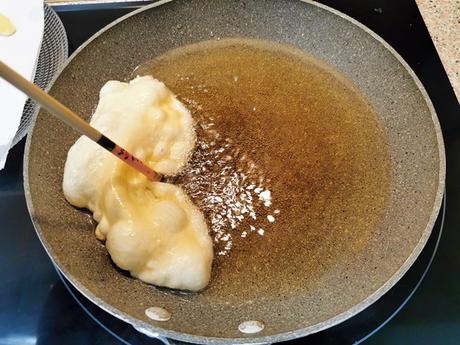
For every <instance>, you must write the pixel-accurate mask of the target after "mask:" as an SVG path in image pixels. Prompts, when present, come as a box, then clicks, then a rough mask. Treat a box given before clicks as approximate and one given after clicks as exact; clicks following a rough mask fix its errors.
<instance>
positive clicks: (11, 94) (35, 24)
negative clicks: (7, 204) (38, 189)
mask: <svg viewBox="0 0 460 345" xmlns="http://www.w3.org/2000/svg"><path fill="white" fill-rule="evenodd" d="M0 13H2V14H3V15H6V16H7V17H8V18H9V19H10V20H11V22H12V23H13V24H14V26H15V27H16V33H15V34H14V35H12V36H9V37H4V36H0V60H1V61H3V62H4V63H6V64H7V65H9V66H10V67H12V68H13V69H15V70H16V71H18V72H19V73H20V74H21V75H22V76H24V77H25V78H27V79H29V80H32V79H33V77H34V72H35V65H36V63H37V59H38V54H39V52H40V44H41V40H42V36H43V26H44V19H43V0H20V1H18V0H1V1H0ZM26 99H27V97H26V96H25V95H24V94H23V93H22V92H20V91H18V90H17V89H15V88H14V87H13V86H11V85H10V84H8V83H7V82H6V81H4V80H3V79H1V78H0V119H1V124H0V169H3V167H4V165H5V161H6V157H7V154H8V150H9V149H10V145H11V142H12V140H13V138H14V135H15V134H16V131H17V129H18V127H19V123H20V121H21V115H22V110H23V108H24V103H25V101H26Z"/></svg>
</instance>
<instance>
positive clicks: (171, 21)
mask: <svg viewBox="0 0 460 345" xmlns="http://www.w3.org/2000/svg"><path fill="white" fill-rule="evenodd" d="M217 37H219V38H226V37H244V38H256V39H264V40H271V41H276V42H279V43H284V44H288V45H291V46H293V47H296V48H299V49H301V50H304V51H306V52H308V54H310V55H312V56H313V57H315V58H317V59H319V60H322V61H323V62H325V63H326V64H328V65H330V66H332V67H333V68H334V69H336V70H337V71H338V72H339V73H341V74H342V75H344V76H346V77H347V78H348V79H349V80H350V81H351V82H352V83H353V84H354V85H355V86H356V87H357V88H358V89H359V90H360V91H361V92H362V94H363V95H364V97H365V98H366V100H367V101H368V102H369V104H370V105H371V106H372V107H373V109H374V110H375V112H376V113H377V114H378V117H379V119H380V121H381V123H382V125H383V127H384V131H385V134H386V136H387V140H388V151H389V154H390V161H391V169H390V170H391V188H390V191H389V193H390V196H389V199H388V200H389V201H388V203H387V206H386V208H385V209H384V210H382V212H383V216H382V221H381V222H380V223H379V224H377V225H376V228H375V229H373V231H372V232H371V234H372V236H371V238H370V239H369V240H368V241H367V244H366V246H365V248H363V249H362V250H361V251H359V252H357V253H356V254H355V255H342V256H340V255H338V256H335V257H331V258H327V261H328V262H329V265H328V269H327V270H326V272H324V273H323V274H321V275H319V276H316V277H315V278H312V279H313V280H312V281H307V282H306V283H305V288H304V289H302V288H301V289H297V290H296V291H295V293H292V291H289V288H288V287H289V283H287V284H286V281H284V282H279V283H280V286H282V288H279V289H273V290H272V291H268V292H266V291H265V292H264V293H263V294H261V296H260V298H257V299H255V300H253V301H252V302H251V303H246V302H247V301H246V300H245V299H244V298H243V297H241V298H240V296H239V293H240V291H242V290H241V289H242V287H243V285H244V286H247V285H248V284H249V285H251V284H252V285H253V286H254V287H255V289H256V288H257V286H258V284H260V281H261V279H262V280H263V279H279V275H278V274H277V273H276V272H273V274H272V275H270V277H260V276H258V275H257V274H254V275H250V276H241V277H240V279H238V280H237V281H234V282H232V283H229V284H227V285H222V284H217V283H215V282H214V281H213V282H212V283H211V286H210V287H209V288H208V289H207V290H205V291H204V292H202V293H198V294H182V293H179V292H172V291H169V290H166V289H158V288H155V287H153V286H150V285H147V284H144V283H142V282H141V281H138V280H136V279H133V278H131V277H129V275H127V274H126V273H124V272H122V271H120V270H118V269H117V268H116V267H115V266H114V265H113V264H112V262H111V260H110V258H109V256H108V254H107V252H106V250H105V248H104V245H103V244H102V243H100V242H99V241H97V240H96V238H95V236H94V233H93V229H94V225H93V224H92V223H91V222H90V217H89V215H88V214H85V213H83V212H82V211H81V210H77V209H75V208H73V207H71V206H70V205H69V204H68V203H67V202H66V201H65V199H64V196H63V193H62V188H61V184H62V174H63V168H64V162H65V159H66V154H67V151H68V149H69V147H70V146H71V145H72V144H73V143H74V141H75V140H76V139H77V137H78V135H77V133H75V132H74V131H72V130H71V129H69V128H67V127H66V126H65V125H63V124H62V123H60V122H59V121H58V120H56V119H54V118H53V117H51V116H49V115H48V114H46V113H44V111H41V112H40V113H39V114H38V116H37V118H36V119H35V123H34V127H33V130H32V132H31V134H30V135H29V137H28V140H27V149H26V155H25V164H24V166H25V168H24V179H25V182H24V186H25V192H26V198H27V204H28V207H29V211H30V214H31V217H32V220H33V222H34V225H35V228H36V230H37V233H38V236H39V238H40V240H41V241H42V243H43V245H44V247H45V248H46V250H47V252H48V254H49V256H50V257H51V259H52V260H53V261H54V262H55V263H56V264H57V266H58V267H59V269H60V270H61V271H62V272H63V273H64V275H65V276H66V277H67V279H69V280H70V282H71V283H72V284H73V285H74V286H75V287H76V288H77V289H78V290H79V291H80V292H82V293H83V294H84V295H85V296H86V297H87V298H89V299H90V300H91V301H93V302H94V303H96V304H97V305H99V306H100V307H101V308H103V309H105V310H106V311H108V312H110V313H112V314H114V315H116V316H117V317H119V318H120V319H123V320H125V321H126V322H128V323H130V324H132V325H133V326H135V327H136V328H137V329H141V330H144V331H145V332H147V333H149V334H155V333H158V334H161V335H163V336H167V337H171V338H174V339H179V340H183V341H188V342H194V343H227V344H235V343H263V342H269V343H273V342H276V341H281V340H287V339H292V338H296V337H300V336H305V335H308V334H310V333H314V332H317V331H319V330H322V329H325V328H327V327H330V326H332V325H335V324H337V323H340V322H342V321H344V320H345V319H347V318H349V317H351V316H352V315H354V314H356V313H358V312H359V311H361V310H363V309H364V308H366V307H367V306H369V305H370V304H371V303H373V302H374V301H375V300H377V299H378V298H379V297H380V296H382V295H383V294H384V293H385V292H386V291H388V289H389V288H390V287H392V286H393V285H394V284H395V283H396V282H397V281H398V280H399V279H400V278H401V276H402V275H403V274H404V273H405V272H406V271H407V270H408V269H409V267H410V266H411V265H412V263H413V262H414V260H415V259H416V258H417V256H418V255H419V253H420V252H421V250H422V249H423V246H424V245H425V243H426V241H427V239H428V237H429V235H430V233H431V229H432V226H433V224H434V221H435V219H436V217H437V214H438V211H439V207H440V204H441V198H442V194H443V190H444V178H445V157H444V147H443V142H442V136H441V131H440V127H439V124H438V120H437V118H436V114H435V112H434V109H433V106H432V104H431V102H430V100H429V98H428V96H427V94H426V92H425V91H424V89H423V87H422V85H421V83H420V81H419V80H418V79H417V77H416V76H415V74H414V73H413V72H412V71H411V70H410V68H409V67H408V65H407V64H406V63H405V62H404V61H403V60H402V59H401V57H400V56H399V55H397V53H396V52H395V51H394V50H393V49H391V48H390V47H389V45H388V44H386V43H385V42H384V41H383V40H382V39H381V38H379V37H378V36H376V35H375V34H374V33H372V32H371V31H369V30H368V29H366V28H365V27H363V26H362V25H360V24H359V23H357V22H356V21H354V20H352V19H350V18H349V17H347V16H345V15H343V14H340V13H338V12H336V11H334V10H331V9H329V8H327V7H325V6H322V5H318V4H315V3H312V2H303V1H297V0H287V1H276V0H267V1H256V0H248V1H224V0H215V1H207V0H191V1H173V2H164V1H163V2H159V3H155V4H153V5H151V6H147V7H145V8H142V9H141V10H138V11H136V12H134V13H132V14H129V15H128V16H126V17H124V18H122V19H120V20H118V21H116V22H115V23H113V24H111V25H109V26H108V27H106V28H104V29H103V30H102V31H100V32H98V33H97V34H96V35H95V36H93V37H92V38H91V39H90V40H89V41H88V42H87V43H85V44H84V45H83V47H81V48H80V49H79V50H78V51H77V52H75V53H74V54H73V55H72V57H71V59H70V60H69V61H68V63H67V65H66V67H65V68H64V69H63V71H62V72H61V73H60V75H59V76H58V77H57V79H56V80H55V82H54V84H53V85H52V87H51V89H50V91H49V92H50V94H51V95H52V96H54V97H56V98H57V99H59V100H61V101H62V102H63V103H64V104H66V105H68V106H69V107H70V108H72V109H73V110H75V111H76V112H77V113H79V114H82V115H85V116H86V118H89V116H90V115H91V113H92V111H93V109H94V107H95V105H96V104H97V100H98V92H99V89H100V88H101V86H102V85H103V84H104V83H105V82H106V81H108V80H111V79H116V80H123V79H126V78H129V77H130V75H131V72H132V71H133V69H134V68H135V67H136V66H138V65H139V64H141V63H143V62H144V61H146V60H149V59H151V58H153V57H155V56H158V55H160V54H162V53H164V52H166V51H168V50H170V49H173V48H177V47H180V46H183V45H185V44H190V43H195V42H200V41H205V40H212V39H216V38H217ZM313 231H314V230H313ZM317 245H321V243H318V244H317ZM291 255H292V262H296V263H298V262H301V261H302V260H304V259H305V258H306V256H305V254H304V253H302V252H300V253H299V252H296V253H292V254H291ZM305 260H306V261H307V259H305ZM324 260H325V261H326V258H324ZM259 264H261V265H263V262H259ZM312 264H313V263H306V264H305V269H304V270H303V271H302V270H300V271H299V272H298V274H297V276H296V277H292V278H291V279H296V280H299V279H300V280H301V279H303V278H302V277H305V276H307V275H308V273H309V272H308V271H307V270H310V269H311V267H312ZM318 264H321V263H320V262H318ZM235 269H236V268H235ZM296 286H298V284H297V285H296ZM225 296H228V297H229V299H230V300H232V303H226V298H225ZM235 296H236V297H235ZM235 299H236V301H238V300H240V303H238V302H235ZM149 307H163V308H165V309H167V310H168V311H169V312H170V313H171V315H172V317H171V319H170V320H169V321H166V322H159V321H153V320H151V319H149V318H148V317H147V316H146V314H145V310H146V309H147V308H149ZM248 320H256V321H261V322H263V324H264V325H265V328H264V329H263V330H262V331H261V332H259V333H256V334H249V335H247V334H243V333H241V332H240V331H239V329H238V326H239V325H240V324H241V323H242V322H244V321H248Z"/></svg>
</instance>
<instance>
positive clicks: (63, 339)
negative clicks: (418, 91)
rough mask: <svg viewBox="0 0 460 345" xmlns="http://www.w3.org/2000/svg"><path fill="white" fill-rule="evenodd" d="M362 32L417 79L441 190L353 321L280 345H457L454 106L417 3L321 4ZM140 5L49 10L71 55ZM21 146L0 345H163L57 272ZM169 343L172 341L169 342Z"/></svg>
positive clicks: (8, 204) (458, 167)
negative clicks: (397, 272) (417, 237)
mask: <svg viewBox="0 0 460 345" xmlns="http://www.w3.org/2000/svg"><path fill="white" fill-rule="evenodd" d="M319 2H321V3H323V4H325V5H328V6H331V7H333V8H335V9H337V10H339V11H342V12H344V13H345V14H348V15H350V16H351V17H353V18H355V19H357V20H358V21H360V22H361V23H363V24H365V25H366V26H368V27H369V28H370V29H371V30H373V31H375V32H376V33H377V34H378V35H380V36H381V37H383V38H384V39H385V40H386V41H387V42H388V43H389V44H390V45H391V46H393V47H394V48H395V49H396V50H397V51H398V52H399V53H400V54H401V55H402V57H403V58H404V59H405V60H406V61H407V62H408V63H409V65H410V66H411V67H412V69H413V70H414V71H415V73H416V74H417V75H418V77H419V78H420V80H421V81H422V83H423V85H424V86H425V88H426V90H427V91H428V94H429V96H430V98H431V100H432V102H433V104H434V107H435V109H436V112H437V114H438V117H439V120H440V122H441V127H442V131H443V135H444V140H445V146H446V155H447V183H446V185H447V190H446V197H445V199H444V203H443V207H442V210H441V212H440V216H439V217H438V220H437V223H436V225H435V227H434V230H433V233H432V235H431V237H430V239H429V241H428V243H427V245H426V247H425V249H424V250H423V252H422V254H421V255H420V257H419V258H418V259H417V261H416V263H415V264H414V265H413V267H412V268H411V269H410V270H409V272H408V273H407V274H406V275H405V276H404V277H403V279H401V281H400V282H398V284H397V285H395V286H394V287H393V288H392V289H391V290H390V291H389V292H388V293H387V294H386V295H385V296H384V297H383V298H381V299H380V300H379V301H377V302H376V303H375V304H373V305H372V306H371V307H369V308H367V309H366V310H364V311H363V312H361V313H360V314H358V315H356V316H355V317H353V318H352V319H350V320H348V321H346V322H344V323H342V324H340V325H338V326H335V327H333V328H331V329H328V330H325V331H322V332H320V333H318V334H315V335H312V336H309V337H306V338H302V339H298V340H294V341H290V342H286V343H285V344H352V343H359V342H365V343H366V344H460V179H459V176H460V107H459V104H458V101H457V99H456V98H455V95H454V92H453V90H452V88H451V86H450V84H449V82H448V79H447V76H446V74H445V72H444V69H443V67H442V65H441V62H440V60H439V57H438V55H437V53H436V51H435V49H434V46H433V43H432V41H431V39H430V36H429V34H428V31H427V29H426V27H425V25H424V23H423V21H422V18H421V15H420V13H419V11H418V9H417V6H416V4H415V1H409V0H405V1H403V0H401V1H388V0H353V1H342V0H323V1H319ZM138 6H139V4H132V3H131V4H130V5H128V4H120V3H118V4H104V5H76V6H61V7H56V8H55V9H56V11H57V12H58V14H59V16H60V18H61V20H62V21H63V23H64V25H65V27H66V30H67V34H68V38H69V45H70V49H71V51H72V50H75V49H76V48H77V47H78V46H79V45H80V44H81V43H83V42H84V41H85V40H86V39H87V38H89V37H90V36H91V35H92V34H93V33H95V32H96V31H97V30H99V29H100V28H102V27H103V26H105V25H106V24H108V23H109V22H111V21H112V20H114V19H116V18H118V17H120V16H121V15H124V14H126V13H128V12H129V11H131V10H133V9H134V8H136V7H138ZM23 151H24V140H23V141H22V142H21V143H19V144H18V145H17V146H16V147H15V148H14V149H13V150H12V152H11V153H10V155H9V157H8V160H7V165H6V168H5V169H4V170H3V171H0V216H1V218H0V219H1V221H0V224H1V225H0V234H1V237H0V274H1V278H2V279H1V280H0V345H23V344H24V345H35V344H48V345H54V344H65V345H72V344H81V345H87V344H101V345H105V344H123V343H124V344H162V343H163V342H167V340H166V339H163V340H155V339H151V338H149V337H147V336H145V335H143V334H140V333H139V332H137V331H135V330H134V329H133V328H132V327H131V326H129V325H127V324H125V323H123V322H121V321H119V320H117V319H115V318H113V317H112V316H110V315H108V314H107V313H105V312H103V311H102V310H100V309H99V308H98V307H96V306H94V305H93V304H92V303H91V302H89V301H87V300H86V299H85V298H84V297H83V296H81V295H80V294H78V292H76V291H75V290H74V289H73V288H72V287H71V286H70V285H69V284H68V283H67V282H66V281H65V280H63V279H62V278H61V277H60V275H59V274H58V273H57V272H56V271H55V269H54V267H53V265H52V263H51V261H50V260H49V259H48V257H47V255H46V253H45V251H44V249H43V248H42V247H41V245H40V242H39V240H38V238H37V236H36V235H35V231H34V229H33V226H32V223H31V221H30V219H29V215H28V213H27V207H26V204H25V199H24V191H23V187H22V155H23ZM170 343H171V344H174V342H170Z"/></svg>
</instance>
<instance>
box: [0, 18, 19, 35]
mask: <svg viewBox="0 0 460 345" xmlns="http://www.w3.org/2000/svg"><path fill="white" fill-rule="evenodd" d="M15 32H16V28H15V27H14V25H13V23H11V20H10V19H9V18H8V17H7V16H5V15H3V14H1V13H0V35H2V36H11V35H12V34H14V33H15Z"/></svg>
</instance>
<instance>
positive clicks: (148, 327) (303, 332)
mask: <svg viewBox="0 0 460 345" xmlns="http://www.w3.org/2000/svg"><path fill="white" fill-rule="evenodd" d="M172 1H177V0H160V1H157V2H154V3H152V4H150V5H147V6H143V7H141V8H139V9H137V10H134V11H132V12H130V13H128V14H126V15H124V16H122V17H120V18H118V19H117V20H115V21H113V22H112V23H110V24H108V25H107V26H105V27H103V28H102V29H101V30H99V31H97V32H96V33H95V34H94V35H92V36H91V37H90V38H89V39H88V40H86V41H85V42H84V43H83V44H82V45H81V46H80V47H78V49H76V50H75V52H74V53H72V55H71V56H70V57H69V58H68V60H67V61H66V62H65V64H64V65H63V66H62V67H61V69H60V70H59V73H57V74H56V76H55V77H54V78H53V80H52V82H51V83H50V85H49V87H48V88H47V90H46V91H47V92H49V90H50V89H51V88H52V87H53V85H54V83H55V81H56V80H57V79H58V78H59V76H60V75H61V73H62V71H63V70H64V69H65V68H66V67H67V66H68V65H69V64H70V63H71V62H72V60H73V59H74V58H75V57H76V56H77V55H78V54H79V53H80V52H81V51H82V50H83V49H84V48H85V47H86V46H87V45H89V44H90V43H91V42H92V41H93V40H94V39H96V38H97V37H99V36H100V35H101V34H103V33H104V32H105V31H107V30H108V29H110V28H112V27H113V26H115V25H117V24H119V23H120V22H122V21H124V20H125V19H127V18H130V17H131V16H134V15H137V14H138V13H141V12H143V11H147V10H150V9H152V8H155V7H158V6H161V5H163V4H166V3H170V2H172ZM297 1H300V2H303V3H306V4H309V5H312V6H316V7H318V8H320V9H322V10H325V11H328V12H330V13H332V14H333V15H336V16H338V17H340V18H342V19H345V20H347V21H348V22H350V23H351V24H353V25H355V26H357V27H358V28H359V29H361V30H363V31H364V32H366V33H367V34H369V35H370V36H371V37H372V38H373V39H374V40H376V41H377V43H379V44H381V45H383V47H384V48H385V49H386V50H387V51H389V52H390V53H391V54H392V55H393V56H394V57H395V58H396V59H397V61H398V62H399V63H400V64H401V66H402V67H404V69H405V70H406V71H407V73H408V74H409V76H410V77H411V78H412V80H413V81H414V83H415V85H416V86H417V88H418V90H419V91H420V93H421V95H422V96H423V98H424V100H425V103H426V105H427V107H428V110H429V111H430V114H431V120H432V122H433V126H434V131H435V134H436V140H437V146H438V158H439V176H438V184H437V190H436V195H435V199H434V202H433V209H432V212H431V214H430V217H429V219H428V222H427V225H426V227H425V229H424V231H423V234H422V236H421V238H420V240H419V242H418V243H417V245H416V246H415V247H414V249H413V250H412V252H411V253H410V255H409V256H408V258H407V259H406V261H405V262H404V263H403V264H402V265H401V266H400V267H399V269H398V270H397V271H396V272H395V273H394V274H393V275H392V276H391V277H390V278H389V279H388V280H387V281H386V282H385V283H384V284H383V285H381V286H380V287H379V288H378V289H377V290H375V291H374V292H373V293H372V294H371V295H369V296H368V297H366V298H365V299H363V300H362V301H360V302H359V303H357V304H355V305H354V306H352V307H351V308H349V309H348V310H346V311H344V312H342V313H340V314H338V315H336V316H334V317H332V318H329V319H327V320H324V321H322V322H319V323H316V324H314V325H311V326H307V327H304V328H301V329H297V330H293V331H288V332H283V333H278V334H274V335H268V336H260V337H257V336H252V337H250V338H248V337H243V336H242V337H240V338H221V337H208V336H201V335H193V334H188V333H182V332H178V331H171V330H167V329H164V328H161V327H157V326H154V325H152V324H149V323H147V322H144V321H141V320H139V319H136V318H134V317H132V316H130V315H128V314H126V313H125V312H122V311H120V310H119V309H117V308H115V307H113V306H112V305H110V304H108V303H106V302H104V301H103V300H101V299H100V298H99V297H97V296H95V295H94V294H93V293H92V292H91V291H89V290H88V289H87V288H86V287H85V286H83V285H82V284H81V283H80V282H79V281H78V280H77V279H76V278H75V277H74V276H73V275H72V274H70V273H69V272H68V271H67V270H66V269H65V268H63V267H61V265H60V264H59V260H56V259H55V258H54V255H53V253H52V249H51V248H50V247H49V246H48V245H47V244H46V243H45V240H44V238H43V235H42V231H41V229H40V225H39V224H38V222H37V219H36V218H35V217H34V214H35V213H34V206H33V202H32V197H31V194H30V188H29V165H28V164H29V153H30V146H31V142H32V139H31V138H32V135H28V136H27V141H26V146H25V151H24V158H23V159H24V160H23V166H24V168H23V178H24V184H23V186H24V194H25V199H26V203H27V208H28V211H29V214H30V217H31V219H32V223H33V225H34V228H35V230H36V233H37V236H38V238H39V240H40V242H41V243H42V246H43V247H44V248H45V251H46V253H47V254H48V256H49V257H50V260H51V261H52V262H53V263H55V264H56V266H57V267H58V268H59V270H60V271H61V272H62V274H63V275H64V276H65V277H66V279H67V280H68V281H69V282H70V283H71V284H72V285H73V286H74V287H75V288H76V289H77V290H78V291H79V292H80V293H81V294H83V295H84V296H85V297H86V298H88V299H89V300H90V301H91V302H92V303H95V304H96V305H97V306H98V307H100V308H102V309H103V310H104V311H106V312H108V313H110V314H111V315H113V316H115V317H117V318H119V319H121V320H123V321H125V322H127V323H128V324H130V325H131V326H133V327H134V328H135V329H137V330H139V331H141V330H145V332H146V334H147V335H150V336H153V335H154V334H155V335H158V336H164V337H170V338H172V339H177V340H181V341H186V342H193V343H200V344H261V343H262V344H264V343H273V342H279V341H287V340H292V339H295V338H300V337H303V336H307V335H309V334H313V333H317V332H319V331H322V330H324V329H327V328H330V327H332V326H335V325H337V324H340V323H341V322H343V321H345V320H347V319H349V318H350V317H352V316H354V315H356V314H358V313H359V312H361V311H363V310H364V309H365V308H367V307H368V306H370V305H371V304H373V303H374V302H375V301H377V300H378V299H379V298H380V297H382V296H383V295H384V294H385V293H386V292H388V290H390V289H391V288H392V287H393V286H394V285H395V284H396V283H397V282H398V281H399V280H400V279H401V278H402V276H403V275H404V274H405V273H406V272H407V271H408V270H409V268H410V267H411V266H412V264H413V263H414V262H415V260H416V259H417V257H418V256H419V254H420V253H421V251H422V250H423V248H424V247H425V244H426V242H427V241H428V238H429V236H430V235H431V232H432V229H433V226H434V223H435V221H436V219H437V217H438V214H439V210H440V208H441V204H442V199H443V195H444V189H445V177H446V157H445V147H444V140H443V136H442V131H441V126H440V123H439V119H438V117H437V114H436V111H435V109H434V106H433V104H432V102H431V100H430V98H429V96H428V93H427V92H426V90H425V88H424V86H423V84H422V82H421V81H420V80H419V78H418V77H417V75H416V74H415V72H414V71H413V70H412V68H411V67H410V66H409V65H408V64H407V63H406V62H405V60H404V59H403V58H402V57H401V56H400V55H399V53H398V52H396V50H395V49H393V48H392V47H391V46H390V44H388V43H387V42H386V41H385V40H384V39H383V38H381V37H380V36H379V35H377V34H376V33H375V32H373V31H372V30H371V29H369V28H368V27H366V26H365V25H363V24H362V23H360V22H359V21H357V20H355V19H353V18H352V17H350V16H348V15H346V14H344V13H342V12H340V11H337V10H335V9H333V8H331V7H329V6H326V5H323V4H320V3H317V2H315V1H313V0H297ZM37 117H38V112H37V114H36V115H35V116H34V118H33V120H32V126H31V129H30V133H31V134H32V133H33V129H34V127H35V124H36V119H37Z"/></svg>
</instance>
